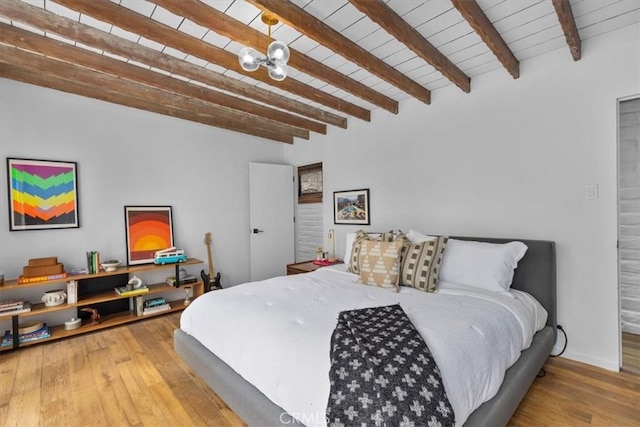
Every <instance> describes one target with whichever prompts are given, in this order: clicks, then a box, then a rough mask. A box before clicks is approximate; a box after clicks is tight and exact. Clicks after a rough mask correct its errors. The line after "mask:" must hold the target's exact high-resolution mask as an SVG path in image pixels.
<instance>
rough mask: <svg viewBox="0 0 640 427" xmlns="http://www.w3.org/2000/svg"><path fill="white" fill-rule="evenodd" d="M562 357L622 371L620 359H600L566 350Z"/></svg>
mask: <svg viewBox="0 0 640 427" xmlns="http://www.w3.org/2000/svg"><path fill="white" fill-rule="evenodd" d="M554 354H555V353H554ZM561 357H564V358H566V359H570V360H575V361H576V362H582V363H586V364H588V365H593V366H597V367H599V368H603V369H607V370H609V371H614V372H620V362H619V361H618V360H605V359H599V358H597V357H593V356H589V355H587V354H580V353H574V352H571V351H565V353H564V354H563V355H562V356H561Z"/></svg>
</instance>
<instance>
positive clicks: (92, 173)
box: [0, 79, 283, 286]
mask: <svg viewBox="0 0 640 427" xmlns="http://www.w3.org/2000/svg"><path fill="white" fill-rule="evenodd" d="M0 95H1V96H0V157H1V158H2V164H1V166H0V189H2V190H1V191H0V268H2V269H4V271H5V277H6V278H14V277H17V276H18V275H19V274H21V271H22V266H23V265H25V264H26V263H27V260H28V259H29V258H35V257H44V256H52V255H53V256H57V257H58V258H59V259H60V260H61V261H62V262H64V264H65V267H66V270H67V271H71V269H72V268H75V267H82V266H84V265H85V264H86V262H85V259H84V256H85V255H84V254H85V251H87V250H98V251H100V252H101V254H102V256H103V259H105V258H117V259H121V260H123V261H126V252H125V230H124V213H123V207H124V206H125V205H171V206H172V207H173V228H174V234H175V243H176V245H177V246H178V247H180V248H183V249H185V250H186V251H187V255H188V256H190V257H197V258H200V259H202V260H204V261H205V263H206V259H207V258H206V256H207V254H206V247H205V245H204V234H205V232H207V231H210V232H212V233H213V246H212V248H213V258H214V264H215V266H216V270H217V271H220V272H221V273H222V283H223V285H225V286H226V285H232V284H238V283H242V282H245V281H248V280H249V278H250V264H249V193H248V189H249V162H251V161H256V162H266V163H282V161H283V148H282V144H280V143H275V142H269V141H266V140H262V139H259V138H254V137H250V136H245V135H242V134H239V133H234V132H228V131H224V130H222V129H216V128H212V127H209V126H205V125H200V124H197V123H191V122H188V121H184V120H180V119H174V118H170V117H167V116H161V115H158V114H154V113H148V112H145V111H140V110H135V109H131V108H126V107H121V106H118V105H115V104H109V103H106V102H102V101H96V100H92V99H89V98H83V97H80V96H76V95H70V94H66V93H62V92H57V91H54V90H50V89H44V88H40V87H36V86H31V85H27V84H23V83H18V82H14V81H11V80H5V79H0ZM6 157H18V158H35V159H51V160H66V161H75V162H78V175H79V176H78V178H79V183H78V186H79V203H80V225H81V227H80V228H78V229H62V230H43V231H14V232H9V231H8V230H9V224H8V220H7V212H8V208H7V194H6V191H7V190H6V189H7V182H6V173H7V172H6V161H5V158H6ZM201 268H206V264H204V265H203V266H201V267H199V268H198V271H199V270H200V269H201Z"/></svg>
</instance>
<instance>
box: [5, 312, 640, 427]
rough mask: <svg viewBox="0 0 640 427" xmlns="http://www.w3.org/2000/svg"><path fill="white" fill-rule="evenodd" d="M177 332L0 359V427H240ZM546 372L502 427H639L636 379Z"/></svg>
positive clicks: (567, 365)
mask: <svg viewBox="0 0 640 427" xmlns="http://www.w3.org/2000/svg"><path fill="white" fill-rule="evenodd" d="M179 322H180V313H171V314H167V315H164V316H158V317H154V318H150V319H147V320H144V321H142V322H137V323H131V324H128V325H123V326H119V327H115V328H111V329H107V330H103V331H97V332H94V333H91V334H87V335H82V336H78V337H73V338H70V339H67V340H63V341H55V342H50V343H43V344H39V345H34V346H30V347H28V348H24V349H20V350H18V351H10V352H6V353H3V354H2V356H1V357H0V380H2V384H1V385H0V426H20V427H22V426H64V427H67V426H72V425H77V426H85V425H102V426H122V425H129V426H163V427H170V426H185V425H193V426H216V427H239V426H244V423H243V422H242V420H241V419H240V418H239V417H238V416H237V415H236V414H235V413H234V412H233V411H232V410H231V409H229V407H228V406H227V405H226V404H225V403H224V402H223V401H222V400H221V399H220V398H219V397H218V396H217V395H216V394H215V393H214V392H213V391H212V390H211V389H210V388H209V387H208V386H207V384H206V383H204V382H203V381H202V380H201V379H200V378H198V377H197V376H196V375H195V374H194V373H193V371H191V369H190V368H189V367H188V366H187V365H186V364H185V363H184V361H182V359H181V358H180V357H179V356H178V355H177V354H176V353H175V352H174V351H173V330H174V329H175V328H177V327H178V325H179ZM545 370H546V376H545V377H543V378H538V379H536V380H535V381H534V383H533V385H532V387H531V389H530V390H529V392H528V393H527V395H526V396H525V398H524V400H523V401H522V403H521V404H520V407H519V408H518V410H517V411H516V413H515V414H514V416H513V418H512V419H511V421H510V423H509V426H510V427H530V426H536V427H537V426H553V427H555V426H614V425H615V426H620V427H624V426H636V425H638V423H637V422H638V420H640V404H639V402H640V377H639V376H636V375H632V374H630V373H626V372H623V373H616V372H611V371H606V370H604V369H599V368H596V367H593V366H589V365H585V364H581V363H577V362H573V361H570V360H567V359H563V358H550V359H549V361H548V362H547V364H546V366H545ZM64 405H66V406H64ZM40 408H42V410H41V409H40Z"/></svg>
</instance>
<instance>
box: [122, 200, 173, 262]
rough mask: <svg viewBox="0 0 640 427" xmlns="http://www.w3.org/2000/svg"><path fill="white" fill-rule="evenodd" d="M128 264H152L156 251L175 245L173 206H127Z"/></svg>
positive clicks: (125, 212)
mask: <svg viewBox="0 0 640 427" xmlns="http://www.w3.org/2000/svg"><path fill="white" fill-rule="evenodd" d="M124 221H125V229H126V234H127V264H128V265H136V264H150V263H152V262H153V260H154V255H155V253H156V251H159V250H162V249H167V248H170V247H172V246H173V223H172V218H171V206H125V207H124Z"/></svg>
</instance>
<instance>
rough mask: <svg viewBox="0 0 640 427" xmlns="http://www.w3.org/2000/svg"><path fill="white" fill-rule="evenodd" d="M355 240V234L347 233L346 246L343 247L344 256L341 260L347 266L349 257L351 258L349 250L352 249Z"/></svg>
mask: <svg viewBox="0 0 640 427" xmlns="http://www.w3.org/2000/svg"><path fill="white" fill-rule="evenodd" d="M355 239H356V233H347V234H346V241H347V242H346V245H345V247H344V256H343V257H342V259H343V260H344V262H346V263H347V264H349V262H348V261H349V257H350V256H351V249H352V248H353V241H354V240H355Z"/></svg>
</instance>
